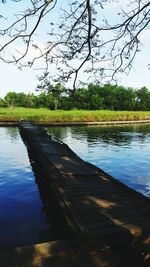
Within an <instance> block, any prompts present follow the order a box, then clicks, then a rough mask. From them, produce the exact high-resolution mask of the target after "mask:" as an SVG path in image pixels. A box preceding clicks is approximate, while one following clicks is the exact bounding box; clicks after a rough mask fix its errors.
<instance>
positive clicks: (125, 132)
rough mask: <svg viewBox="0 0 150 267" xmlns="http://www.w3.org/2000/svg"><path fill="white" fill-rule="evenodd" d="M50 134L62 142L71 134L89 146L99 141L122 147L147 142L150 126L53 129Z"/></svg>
mask: <svg viewBox="0 0 150 267" xmlns="http://www.w3.org/2000/svg"><path fill="white" fill-rule="evenodd" d="M48 132H49V134H51V135H52V136H56V137H57V138H58V139H60V140H62V141H63V139H64V138H67V135H68V133H70V134H71V137H72V138H74V139H77V140H78V139H80V140H84V141H85V140H86V141H87V142H88V145H90V144H92V143H93V142H98V141H100V142H103V143H105V144H110V145H121V144H131V143H132V142H133V141H137V142H141V143H143V142H145V139H146V138H147V135H150V125H128V126H127V125H126V126H73V127H51V128H48Z"/></svg>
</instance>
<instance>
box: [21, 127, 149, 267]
mask: <svg viewBox="0 0 150 267" xmlns="http://www.w3.org/2000/svg"><path fill="white" fill-rule="evenodd" d="M20 131H21V135H22V137H23V140H24V142H25V143H26V145H27V147H28V148H29V150H32V153H34V155H35V160H37V161H38V163H39V168H42V169H43V171H44V172H45V175H46V177H48V178H49V183H50V186H52V188H53V190H54V191H55V194H56V198H57V201H58V203H59V206H60V208H61V210H62V212H63V214H64V217H65V220H66V222H67V224H68V226H69V228H70V229H71V231H72V234H73V237H74V239H76V240H77V242H78V246H79V250H82V248H83V247H84V248H85V250H86V249H91V250H93V249H94V248H100V247H101V246H104V245H108V244H109V245H110V246H111V244H113V245H114V244H115V246H117V248H118V247H122V248H125V247H126V248H127V246H128V245H129V244H132V245H133V244H136V243H137V244H144V245H145V246H147V249H149V248H150V200H149V199H147V198H146V197H144V196H142V195H141V194H139V193H137V192H135V191H134V190H132V189H130V188H128V187H127V186H125V185H124V184H122V183H121V182H119V181H117V180H116V179H114V178H113V177H111V176H110V175H108V174H107V173H105V172H104V171H102V170H101V169H99V168H97V167H95V166H93V165H92V164H89V163H87V162H85V161H83V160H82V159H81V158H79V157H78V156H77V155H76V154H75V153H74V152H73V151H72V150H71V149H70V148H69V147H68V146H67V145H65V144H64V143H62V142H59V141H56V140H52V139H51V138H50V136H48V135H47V133H46V132H45V131H44V130H43V129H42V128H40V127H39V126H35V125H32V124H29V123H24V124H23V123H22V124H21V126H20ZM113 245H112V246H113ZM123 250H124V249H123ZM147 255H148V254H147ZM99 266H100V265H99ZM120 266H121V265H120Z"/></svg>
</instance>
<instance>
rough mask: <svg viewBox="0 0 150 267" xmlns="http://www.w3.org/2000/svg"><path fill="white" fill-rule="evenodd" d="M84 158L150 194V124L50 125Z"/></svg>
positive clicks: (52, 132)
mask: <svg viewBox="0 0 150 267" xmlns="http://www.w3.org/2000/svg"><path fill="white" fill-rule="evenodd" d="M48 131H49V133H50V134H51V135H53V136H56V137H57V138H59V139H61V140H62V141H63V142H65V143H67V144H68V145H69V146H70V148H71V149H72V150H73V151H75V152H76V153H77V154H78V155H79V156H80V157H81V158H83V159H84V160H86V161H88V162H91V163H92V164H94V165H96V166H98V167H100V168H101V169H103V170H105V171H106V172H108V173H109V174H111V175H112V176H114V177H115V178H117V179H118V180H120V181H122V182H123V183H125V184H127V185H128V186H130V187H131V188H133V189H135V190H137V191H139V192H141V193H143V194H144V195H146V196H148V197H150V125H133V126H131V125H130V126H88V127H80V126H76V127H63V128H62V127H54V128H48Z"/></svg>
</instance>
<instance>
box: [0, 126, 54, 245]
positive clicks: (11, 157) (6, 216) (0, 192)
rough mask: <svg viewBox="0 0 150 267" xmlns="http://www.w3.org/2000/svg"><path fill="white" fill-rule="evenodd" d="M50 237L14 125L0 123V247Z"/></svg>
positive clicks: (33, 181)
mask: <svg viewBox="0 0 150 267" xmlns="http://www.w3.org/2000/svg"><path fill="white" fill-rule="evenodd" d="M51 239H53V235H52V232H51V229H50V225H49V224H48V222H47V219H46V216H45V214H44V212H43V206H42V203H41V200H40V195H39V192H38V188H37V185H36V184H35V177H34V174H33V172H32V169H31V166H30V163H29V160H28V155H27V151H26V148H25V146H24V144H23V142H22V140H21V137H20V135H19V131H18V129H17V128H6V127H4V128H3V127H0V247H5V246H7V247H8V246H19V245H21V246H22V245H26V244H28V245H29V244H34V243H38V242H43V241H48V240H51Z"/></svg>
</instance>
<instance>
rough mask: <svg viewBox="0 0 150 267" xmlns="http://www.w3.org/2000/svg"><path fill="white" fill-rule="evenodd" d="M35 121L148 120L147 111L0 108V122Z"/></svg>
mask: <svg viewBox="0 0 150 267" xmlns="http://www.w3.org/2000/svg"><path fill="white" fill-rule="evenodd" d="M22 120H26V121H35V122H40V121H41V122H48V123H54V122H55V123H69V122H74V123H76V122H105V121H135V120H136V121H138V120H150V112H148V111H143V112H139V111H112V110H96V111H94V110H93V111H87V110H70V111H62V110H57V111H52V110H48V109H46V108H39V109H32V108H30V109H29V108H0V121H1V122H3V121H6V122H7V121H8V122H9V121H22Z"/></svg>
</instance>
